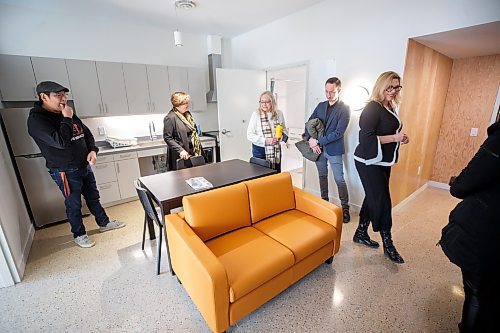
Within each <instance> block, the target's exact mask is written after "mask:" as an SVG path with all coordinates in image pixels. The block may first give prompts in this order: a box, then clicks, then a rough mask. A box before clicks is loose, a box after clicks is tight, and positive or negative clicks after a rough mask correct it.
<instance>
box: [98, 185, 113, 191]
mask: <svg viewBox="0 0 500 333" xmlns="http://www.w3.org/2000/svg"><path fill="white" fill-rule="evenodd" d="M108 188H111V184H106V185H101V186H100V189H101V190H107V189H108Z"/></svg>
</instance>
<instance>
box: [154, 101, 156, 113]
mask: <svg viewBox="0 0 500 333" xmlns="http://www.w3.org/2000/svg"><path fill="white" fill-rule="evenodd" d="M155 111H156V105H155V102H153V112H155Z"/></svg>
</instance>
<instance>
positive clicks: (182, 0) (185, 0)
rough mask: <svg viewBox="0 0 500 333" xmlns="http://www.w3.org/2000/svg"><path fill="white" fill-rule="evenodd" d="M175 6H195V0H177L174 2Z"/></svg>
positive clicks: (183, 7) (189, 7)
mask: <svg viewBox="0 0 500 333" xmlns="http://www.w3.org/2000/svg"><path fill="white" fill-rule="evenodd" d="M174 4H175V7H176V8H182V9H192V8H195V7H196V2H194V1H193V0H177V1H175V2H174Z"/></svg>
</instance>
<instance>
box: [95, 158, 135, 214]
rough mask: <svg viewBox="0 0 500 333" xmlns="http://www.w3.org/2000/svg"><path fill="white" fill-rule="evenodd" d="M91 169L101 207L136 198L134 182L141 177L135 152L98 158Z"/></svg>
mask: <svg viewBox="0 0 500 333" xmlns="http://www.w3.org/2000/svg"><path fill="white" fill-rule="evenodd" d="M92 169H93V171H94V176H95V178H96V183H97V188H98V190H99V193H100V197H101V203H102V204H103V205H104V204H110V203H113V202H117V201H120V200H126V199H131V198H135V197H136V195H137V192H136V190H135V187H134V180H136V179H137V178H139V177H140V176H141V175H140V170H139V161H138V159H137V153H136V152H129V153H118V154H110V155H104V156H99V157H98V159H97V163H96V165H94V166H93V167H92Z"/></svg>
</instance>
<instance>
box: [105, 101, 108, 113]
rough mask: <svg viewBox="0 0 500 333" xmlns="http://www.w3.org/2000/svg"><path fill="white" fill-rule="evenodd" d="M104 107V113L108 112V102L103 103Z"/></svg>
mask: <svg viewBox="0 0 500 333" xmlns="http://www.w3.org/2000/svg"><path fill="white" fill-rule="evenodd" d="M104 107H105V108H106V113H108V103H104Z"/></svg>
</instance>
